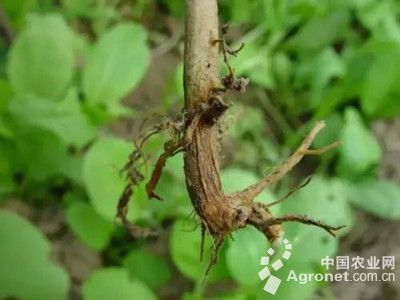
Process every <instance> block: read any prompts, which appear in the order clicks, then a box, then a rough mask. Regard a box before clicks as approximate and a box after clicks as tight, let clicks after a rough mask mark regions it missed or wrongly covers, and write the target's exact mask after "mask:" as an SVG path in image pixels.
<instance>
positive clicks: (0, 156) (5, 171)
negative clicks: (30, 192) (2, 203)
mask: <svg viewBox="0 0 400 300" xmlns="http://www.w3.org/2000/svg"><path fill="white" fill-rule="evenodd" d="M15 153H16V148H15V144H14V143H11V142H9V141H6V140H2V139H0V178H1V181H0V200H2V198H3V197H4V196H6V195H8V194H10V193H12V192H14V190H15V189H16V188H17V183H16V182H15V180H14V176H15V173H16V172H17V171H18V167H19V166H18V164H20V163H21V161H20V159H18V156H17V155H15Z"/></svg>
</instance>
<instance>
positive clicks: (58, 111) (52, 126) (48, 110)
mask: <svg viewBox="0 0 400 300" xmlns="http://www.w3.org/2000/svg"><path fill="white" fill-rule="evenodd" d="M10 112H11V114H12V116H13V117H14V118H15V119H16V121H17V122H18V123H19V124H25V125H27V126H37V127H40V128H43V129H46V130H49V131H51V132H53V133H54V134H56V135H57V136H58V137H59V138H60V139H63V140H64V142H65V143H67V144H73V145H77V146H83V145H85V144H86V143H87V142H88V141H89V140H90V139H92V138H93V137H94V135H95V128H94V126H93V125H91V124H90V123H89V121H88V119H87V118H86V116H85V115H84V114H83V112H82V110H81V107H80V104H79V101H78V97H77V92H76V90H74V89H73V90H71V91H70V92H69V93H68V95H67V97H66V98H65V99H64V100H62V101H61V102H54V101H51V100H48V99H43V98H39V97H35V96H33V95H26V94H25V95H19V96H16V97H14V98H13V100H12V101H11V103H10Z"/></svg>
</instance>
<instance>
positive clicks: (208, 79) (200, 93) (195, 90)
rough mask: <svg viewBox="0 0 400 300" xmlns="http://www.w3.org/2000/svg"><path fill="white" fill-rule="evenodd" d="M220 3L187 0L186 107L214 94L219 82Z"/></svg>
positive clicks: (188, 107) (204, 100)
mask: <svg viewBox="0 0 400 300" xmlns="http://www.w3.org/2000/svg"><path fill="white" fill-rule="evenodd" d="M216 39H218V6H217V1H216V0H186V22H185V58H184V86H185V108H186V109H187V110H190V109H192V108H193V107H194V106H195V104H197V103H198V102H206V101H207V100H208V99H209V98H210V87H212V86H218V83H219V79H218V44H215V43H213V42H212V41H213V40H216Z"/></svg>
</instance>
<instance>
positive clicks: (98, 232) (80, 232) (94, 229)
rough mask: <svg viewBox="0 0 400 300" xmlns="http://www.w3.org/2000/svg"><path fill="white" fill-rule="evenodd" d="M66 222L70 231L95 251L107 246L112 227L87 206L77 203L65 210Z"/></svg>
mask: <svg viewBox="0 0 400 300" xmlns="http://www.w3.org/2000/svg"><path fill="white" fill-rule="evenodd" d="M67 221H68V224H69V226H70V228H71V229H72V231H73V232H74V233H75V234H76V235H77V236H78V237H79V239H81V240H82V241H83V242H84V243H86V244H87V245H88V246H89V247H91V248H93V249H95V250H102V249H104V247H106V246H107V244H108V242H109V240H110V238H111V235H112V232H113V229H114V226H113V224H112V223H111V222H108V221H106V220H105V219H103V217H102V216H100V215H99V214H98V213H97V212H96V211H95V210H94V209H93V207H91V206H90V205H89V204H87V203H84V202H77V203H75V204H72V205H71V206H70V207H69V208H68V209H67Z"/></svg>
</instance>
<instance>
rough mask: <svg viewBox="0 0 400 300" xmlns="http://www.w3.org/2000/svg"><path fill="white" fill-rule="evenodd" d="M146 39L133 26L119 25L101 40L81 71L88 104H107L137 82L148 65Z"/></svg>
mask: <svg viewBox="0 0 400 300" xmlns="http://www.w3.org/2000/svg"><path fill="white" fill-rule="evenodd" d="M146 39H147V36H146V31H145V30H144V29H143V28H142V27H141V26H140V25H137V24H135V23H120V24H118V25H116V26H115V27H113V28H112V29H111V30H109V31H107V32H106V33H104V34H103V35H102V36H101V37H100V39H99V40H98V41H97V43H96V44H95V46H94V48H93V49H92V51H91V52H90V53H89V55H88V57H87V62H86V65H85V67H84V69H83V89H84V92H85V94H86V97H87V98H88V101H90V102H91V103H94V104H105V105H109V104H111V103H112V102H117V101H119V100H120V99H121V97H123V96H125V95H126V94H127V93H128V92H129V91H130V90H132V89H133V88H134V87H135V86H136V85H137V84H138V83H139V81H140V80H141V79H142V77H143V75H144V73H145V72H146V70H147V67H148V65H149V62H150V54H149V50H148V47H147V45H146Z"/></svg>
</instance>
